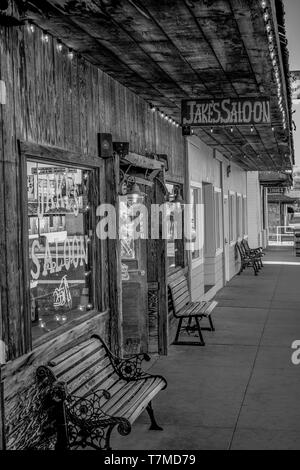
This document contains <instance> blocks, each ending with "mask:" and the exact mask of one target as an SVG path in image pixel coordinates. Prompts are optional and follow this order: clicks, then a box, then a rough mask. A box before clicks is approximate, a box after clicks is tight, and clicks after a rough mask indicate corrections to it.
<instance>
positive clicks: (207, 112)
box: [181, 98, 271, 127]
mask: <svg viewBox="0 0 300 470" xmlns="http://www.w3.org/2000/svg"><path fill="white" fill-rule="evenodd" d="M181 118H182V125H183V126H192V127H205V126H210V127H212V126H214V127H217V126H241V125H249V124H250V125H251V124H252V125H253V124H270V123H271V108H270V99H269V98H258V99H254V98H224V99H211V100H208V99H206V100H198V99H194V100H183V101H182V107H181Z"/></svg>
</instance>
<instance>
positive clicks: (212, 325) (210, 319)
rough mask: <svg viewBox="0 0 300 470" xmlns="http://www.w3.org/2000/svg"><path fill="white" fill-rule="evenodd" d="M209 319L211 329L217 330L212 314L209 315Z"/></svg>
mask: <svg viewBox="0 0 300 470" xmlns="http://www.w3.org/2000/svg"><path fill="white" fill-rule="evenodd" d="M208 321H209V324H210V328H211V331H216V330H215V326H214V324H213V321H212V318H211V315H209V317H208Z"/></svg>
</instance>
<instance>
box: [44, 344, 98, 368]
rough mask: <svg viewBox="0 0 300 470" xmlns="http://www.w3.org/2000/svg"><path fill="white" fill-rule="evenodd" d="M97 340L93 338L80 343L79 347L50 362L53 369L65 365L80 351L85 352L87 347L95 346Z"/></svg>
mask: <svg viewBox="0 0 300 470" xmlns="http://www.w3.org/2000/svg"><path fill="white" fill-rule="evenodd" d="M94 343H95V340H94V339H93V338H89V339H88V340H87V341H84V342H83V343H80V344H79V345H77V346H74V347H73V348H71V349H68V350H67V351H65V352H64V353H62V354H60V355H59V356H56V357H55V358H54V359H52V360H51V361H50V364H49V365H51V367H57V366H59V364H61V363H63V362H64V361H66V360H67V359H68V358H69V357H72V356H73V355H75V354H76V353H77V352H78V351H82V350H84V349H85V348H86V347H87V346H89V345H90V344H94Z"/></svg>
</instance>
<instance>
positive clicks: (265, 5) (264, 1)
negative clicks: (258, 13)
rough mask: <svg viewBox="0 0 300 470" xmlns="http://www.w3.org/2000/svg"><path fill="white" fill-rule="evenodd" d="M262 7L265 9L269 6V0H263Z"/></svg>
mask: <svg viewBox="0 0 300 470" xmlns="http://www.w3.org/2000/svg"><path fill="white" fill-rule="evenodd" d="M261 7H262V8H263V10H264V9H265V8H267V2H266V0H262V2H261Z"/></svg>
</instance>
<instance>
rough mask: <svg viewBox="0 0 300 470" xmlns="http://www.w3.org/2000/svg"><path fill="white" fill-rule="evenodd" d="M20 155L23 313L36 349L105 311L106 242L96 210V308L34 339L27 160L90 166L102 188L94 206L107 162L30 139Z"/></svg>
mask: <svg viewBox="0 0 300 470" xmlns="http://www.w3.org/2000/svg"><path fill="white" fill-rule="evenodd" d="M19 155H20V180H21V214H22V221H21V243H22V249H23V288H24V314H25V338H26V343H27V349H29V350H33V349H36V348H38V347H39V346H41V345H43V344H45V343H47V342H49V341H51V340H53V339H55V338H58V337H59V336H61V335H62V334H64V333H65V332H67V331H69V330H71V329H72V328H74V327H75V326H77V325H79V324H82V323H84V322H86V321H87V320H89V319H91V318H93V317H95V316H97V315H99V314H102V313H105V302H104V292H103V289H101V286H103V280H104V256H103V243H102V242H101V240H99V239H98V237H97V236H96V210H95V211H93V214H92V227H93V228H92V229H91V230H93V231H94V233H95V236H94V238H93V240H94V241H93V246H92V250H93V251H92V257H93V259H94V260H100V262H99V263H96V262H93V300H94V302H93V304H94V308H93V309H92V310H90V311H89V312H87V313H84V314H83V315H82V316H80V317H79V318H77V319H74V320H72V321H70V322H68V323H66V324H65V325H63V326H60V327H58V328H57V329H55V330H52V331H50V332H49V333H45V335H43V336H41V337H40V338H37V339H36V340H34V341H33V340H32V333H31V329H32V326H31V312H30V310H31V308H30V276H29V233H28V229H29V224H28V195H27V161H28V160H30V161H36V162H37V163H43V164H57V165H68V166H69V167H70V168H71V167H76V168H80V169H87V170H90V171H92V172H93V177H94V184H95V185H96V186H97V188H98V189H99V191H98V200H97V201H92V204H93V207H97V206H98V205H99V204H100V203H101V199H102V198H101V194H100V181H101V174H104V163H103V160H102V159H101V158H99V157H93V156H90V155H82V154H78V153H75V152H69V151H67V150H63V149H60V148H56V147H49V146H46V145H39V144H34V143H29V142H22V141H20V142H19Z"/></svg>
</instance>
